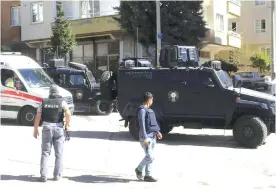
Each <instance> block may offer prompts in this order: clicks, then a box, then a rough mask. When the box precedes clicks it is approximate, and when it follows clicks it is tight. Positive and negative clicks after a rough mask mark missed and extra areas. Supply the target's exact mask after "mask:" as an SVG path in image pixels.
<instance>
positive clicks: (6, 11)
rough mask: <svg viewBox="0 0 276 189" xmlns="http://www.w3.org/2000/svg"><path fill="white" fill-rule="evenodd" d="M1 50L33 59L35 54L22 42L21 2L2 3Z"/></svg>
mask: <svg viewBox="0 0 276 189" xmlns="http://www.w3.org/2000/svg"><path fill="white" fill-rule="evenodd" d="M0 3H1V4H0V5H1V50H2V51H18V52H22V53H23V54H25V55H28V56H30V57H33V55H34V52H33V50H32V49H30V48H29V47H28V46H27V45H26V44H25V43H22V42H21V26H20V24H21V21H20V5H21V1H1V2H0Z"/></svg>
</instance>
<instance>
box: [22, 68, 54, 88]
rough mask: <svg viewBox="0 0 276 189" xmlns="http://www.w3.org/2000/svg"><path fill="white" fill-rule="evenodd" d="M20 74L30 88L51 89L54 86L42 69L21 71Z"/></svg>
mask: <svg viewBox="0 0 276 189" xmlns="http://www.w3.org/2000/svg"><path fill="white" fill-rule="evenodd" d="M19 73H20V74H21V75H22V77H23V78H24V80H25V82H26V83H27V85H28V86H29V87H30V88H40V87H50V86H51V85H52V84H54V82H53V81H52V80H51V78H50V77H49V76H48V75H47V74H46V73H45V72H44V71H43V70H42V69H41V68H35V69H31V68H26V69H19Z"/></svg>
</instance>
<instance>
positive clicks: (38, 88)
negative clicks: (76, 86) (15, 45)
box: [0, 53, 74, 126]
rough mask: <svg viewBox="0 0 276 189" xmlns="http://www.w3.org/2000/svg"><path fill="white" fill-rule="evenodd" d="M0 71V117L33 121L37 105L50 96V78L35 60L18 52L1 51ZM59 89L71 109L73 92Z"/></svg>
mask: <svg viewBox="0 0 276 189" xmlns="http://www.w3.org/2000/svg"><path fill="white" fill-rule="evenodd" d="M0 71H1V93H0V95H1V96H0V98H1V113H0V117H1V119H2V118H7V119H17V120H18V121H19V122H20V123H21V124H23V125H30V126H31V125H33V123H34V118H35V115H36V108H37V107H38V105H39V103H40V102H41V101H42V99H43V98H47V97H48V96H49V87H50V85H52V84H54V82H53V80H52V79H51V78H50V77H49V76H48V75H47V74H46V73H45V72H44V71H43V69H42V68H41V66H40V65H39V64H38V63H37V62H35V61H34V60H33V59H31V58H29V57H27V56H23V55H21V54H20V53H1V54H0ZM59 90H60V95H61V96H62V97H64V99H65V100H66V102H67V103H68V105H69V108H70V110H71V112H72V113H73V111H74V104H73V98H72V94H71V93H70V92H69V91H67V90H65V89H63V88H61V87H59Z"/></svg>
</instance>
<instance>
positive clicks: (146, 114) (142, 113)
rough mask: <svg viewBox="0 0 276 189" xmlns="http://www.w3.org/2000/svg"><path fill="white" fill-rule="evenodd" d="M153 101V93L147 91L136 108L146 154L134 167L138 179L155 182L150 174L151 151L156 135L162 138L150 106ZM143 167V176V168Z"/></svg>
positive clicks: (140, 137)
mask: <svg viewBox="0 0 276 189" xmlns="http://www.w3.org/2000/svg"><path fill="white" fill-rule="evenodd" d="M152 103H153V95H152V94H151V93H149V92H146V93H145V94H144V100H143V105H141V106H140V107H139V108H138V115H137V118H138V125H139V128H140V132H139V139H140V144H141V146H142V148H143V149H144V151H145V154H146V156H145V157H144V159H143V160H142V161H141V162H140V164H139V165H138V167H137V168H136V169H135V173H136V176H137V178H138V179H139V180H144V181H146V182H156V181H157V179H155V178H154V177H152V175H151V166H152V162H153V151H154V147H155V145H156V137H157V138H158V139H162V134H161V133H160V132H159V131H160V127H159V125H158V122H157V120H156V116H155V113H154V111H153V110H152V109H151V108H150V106H151V105H152ZM144 168H145V176H143V173H142V172H143V169H144Z"/></svg>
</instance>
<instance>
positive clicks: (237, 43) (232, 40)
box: [228, 31, 241, 48]
mask: <svg viewBox="0 0 276 189" xmlns="http://www.w3.org/2000/svg"><path fill="white" fill-rule="evenodd" d="M228 45H229V46H231V47H235V48H241V35H240V34H239V33H236V32H233V31H229V32H228Z"/></svg>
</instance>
